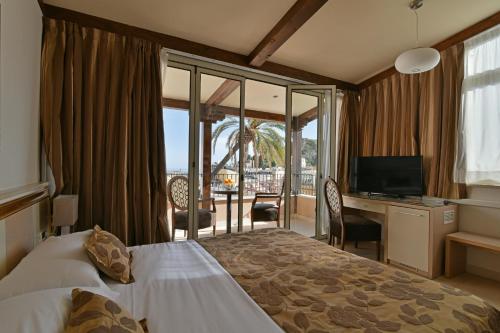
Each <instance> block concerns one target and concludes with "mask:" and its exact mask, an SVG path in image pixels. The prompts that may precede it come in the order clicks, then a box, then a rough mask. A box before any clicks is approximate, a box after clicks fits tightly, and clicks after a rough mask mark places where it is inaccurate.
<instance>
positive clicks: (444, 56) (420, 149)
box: [339, 44, 465, 198]
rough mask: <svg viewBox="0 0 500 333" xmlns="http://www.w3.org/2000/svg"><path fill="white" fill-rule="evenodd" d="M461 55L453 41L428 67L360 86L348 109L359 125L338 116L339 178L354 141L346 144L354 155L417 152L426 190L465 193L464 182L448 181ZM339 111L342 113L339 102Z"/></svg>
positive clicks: (449, 195) (438, 194)
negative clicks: (357, 98)
mask: <svg viewBox="0 0 500 333" xmlns="http://www.w3.org/2000/svg"><path fill="white" fill-rule="evenodd" d="M463 56H464V55H463V44H458V45H455V46H452V47H450V48H448V49H447V50H445V51H443V52H441V62H440V63H439V65H438V66H437V67H436V68H434V69H433V70H431V71H429V72H426V73H422V74H418V75H404V74H399V73H397V74H394V75H392V76H390V77H388V78H386V79H384V80H382V81H379V82H377V83H375V84H373V85H371V86H369V87H367V88H365V89H362V90H361V92H360V96H361V98H360V103H359V107H358V108H356V109H351V110H349V114H350V116H349V117H350V118H357V120H356V121H357V122H358V130H357V131H355V130H353V129H351V127H350V126H351V125H350V122H349V121H343V118H341V120H340V126H341V128H340V145H339V149H340V151H339V153H340V156H339V177H340V178H339V180H340V181H341V184H342V182H344V181H345V180H346V179H348V170H349V169H348V164H347V162H346V161H345V160H344V159H345V158H346V157H344V156H343V155H345V154H346V153H345V149H346V147H347V146H349V147H351V142H353V141H356V143H357V145H356V144H354V146H357V147H353V148H349V149H350V150H352V151H353V152H355V153H357V154H358V155H359V156H404V155H422V156H423V157H424V173H425V175H424V176H425V186H426V194H427V195H429V196H436V197H443V198H461V197H463V196H464V195H465V191H464V189H465V187H464V186H463V184H456V183H454V182H453V161H454V156H455V146H456V135H457V122H458V115H459V111H460V101H461V87H462V81H463ZM347 98H349V97H347ZM345 99H346V97H344V100H345ZM345 110H346V112H347V109H345ZM342 111H343V113H342V115H341V117H342V116H343V114H344V107H342ZM351 114H353V115H351ZM354 114H355V115H354ZM344 136H345V137H344ZM345 142H349V144H348V145H346V144H345ZM343 149H344V150H343ZM355 153H353V154H350V155H346V156H355ZM342 189H343V190H345V189H346V187H344V188H342Z"/></svg>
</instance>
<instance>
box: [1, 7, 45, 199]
mask: <svg viewBox="0 0 500 333" xmlns="http://www.w3.org/2000/svg"><path fill="white" fill-rule="evenodd" d="M0 6H1V8H0V10H1V18H0V20H1V22H0V23H1V27H0V30H1V31H0V190H1V189H6V188H12V187H17V186H22V185H26V184H30V183H36V182H38V181H39V155H40V153H39V145H40V131H39V118H40V116H39V90H40V83H39V82H40V52H41V38H42V14H41V11H40V7H39V5H38V3H37V1H36V0H0Z"/></svg>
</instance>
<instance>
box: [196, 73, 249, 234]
mask: <svg viewBox="0 0 500 333" xmlns="http://www.w3.org/2000/svg"><path fill="white" fill-rule="evenodd" d="M244 82H245V81H244V79H243V78H241V77H238V76H235V75H229V74H226V73H221V72H217V71H213V70H208V69H203V68H197V71H196V96H195V97H196V107H197V108H196V112H195V117H194V123H195V137H194V138H193V140H194V150H195V157H197V159H196V161H195V165H197V167H196V166H195V170H194V184H193V186H194V188H195V192H196V195H195V198H196V199H197V202H195V203H193V205H194V211H195V213H194V219H193V223H194V230H195V231H194V233H195V234H194V238H197V237H210V236H213V235H217V234H222V233H231V232H236V231H242V230H243V225H242V212H243V210H242V197H243V189H244V186H245V185H244V181H245V180H244V177H243V162H242V161H244V160H245V148H246V145H245V135H244V123H243V119H244V100H243V93H242V92H243V91H244Z"/></svg>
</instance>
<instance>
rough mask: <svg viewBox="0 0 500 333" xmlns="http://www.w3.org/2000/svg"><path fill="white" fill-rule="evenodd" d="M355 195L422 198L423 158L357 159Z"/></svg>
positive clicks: (353, 170) (352, 182)
mask: <svg viewBox="0 0 500 333" xmlns="http://www.w3.org/2000/svg"><path fill="white" fill-rule="evenodd" d="M349 183H350V190H351V192H368V193H380V194H387V195H394V196H405V195H414V196H422V195H423V193H424V186H423V167H422V156H390V157H389V156H384V157H381V156H376V157H354V158H353V161H352V167H351V174H350V182H349Z"/></svg>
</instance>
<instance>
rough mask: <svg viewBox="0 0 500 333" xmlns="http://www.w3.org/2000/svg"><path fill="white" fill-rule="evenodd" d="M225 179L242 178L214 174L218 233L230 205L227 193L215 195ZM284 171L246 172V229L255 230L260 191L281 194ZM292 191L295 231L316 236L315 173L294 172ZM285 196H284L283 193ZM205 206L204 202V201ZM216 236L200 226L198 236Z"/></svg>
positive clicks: (234, 223) (179, 236) (234, 222)
mask: <svg viewBox="0 0 500 333" xmlns="http://www.w3.org/2000/svg"><path fill="white" fill-rule="evenodd" d="M178 175H182V176H185V177H187V176H188V175H187V174H186V173H169V174H167V181H168V180H170V179H171V178H172V177H173V176H178ZM224 179H231V180H233V182H234V184H235V186H237V185H238V180H239V177H238V175H237V174H235V173H219V174H217V175H216V176H215V177H212V181H211V185H210V197H213V198H215V205H216V234H217V235H219V234H223V233H226V231H227V230H226V222H227V215H226V207H227V197H226V196H225V195H220V194H215V193H214V191H217V190H223V189H225V187H224ZM283 179H284V174H283V171H281V173H280V172H265V171H262V170H259V171H254V172H247V173H246V174H245V188H244V189H243V198H242V201H243V231H248V230H251V223H250V210H251V205H252V201H253V199H254V197H255V193H256V192H267V193H269V192H274V193H280V192H281V188H282V185H283ZM292 179H293V182H292V183H293V184H292V193H291V213H292V214H291V217H290V224H291V227H292V230H295V231H297V232H299V233H302V234H305V235H308V236H313V235H314V224H315V222H314V221H315V207H316V196H315V194H316V184H315V180H316V179H315V175H314V174H305V173H304V174H294V175H292ZM202 180H203V175H200V180H199V184H201V183H202ZM283 197H284V196H283ZM284 206H285V205H284V198H283V201H282V204H281V213H280V216H281V218H280V220H281V221H280V226H283V223H284ZM200 207H201V204H200ZM168 209H169V210H168V216H169V219H170V216H171V207H170V203H169V205H168ZM231 209H232V215H231V231H232V232H236V231H237V230H238V197H237V196H233V198H232V200H231ZM271 227H276V223H275V222H255V223H254V228H255V229H261V228H271ZM210 236H212V228H206V229H200V230H199V232H198V237H210ZM175 239H176V240H185V239H186V234H185V232H184V231H182V230H176V234H175Z"/></svg>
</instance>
